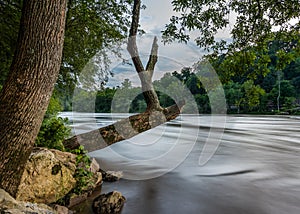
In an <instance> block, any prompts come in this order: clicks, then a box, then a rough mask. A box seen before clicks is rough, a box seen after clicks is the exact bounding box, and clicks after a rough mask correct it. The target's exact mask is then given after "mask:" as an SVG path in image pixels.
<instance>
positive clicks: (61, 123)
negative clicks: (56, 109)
mask: <svg viewBox="0 0 300 214" xmlns="http://www.w3.org/2000/svg"><path fill="white" fill-rule="evenodd" d="M67 122H68V119H67V118H66V119H63V118H61V117H56V116H52V117H49V118H46V117H45V118H44V120H43V123H42V126H41V128H40V132H39V134H38V136H37V139H36V141H35V145H36V146H39V147H47V148H49V149H58V150H61V151H64V150H65V149H64V146H63V141H64V139H65V138H67V137H68V136H69V135H70V132H71V130H70V128H68V127H67V126H66V125H65V124H66V123H67Z"/></svg>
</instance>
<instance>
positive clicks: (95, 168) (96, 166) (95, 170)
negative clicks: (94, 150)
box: [89, 158, 100, 174]
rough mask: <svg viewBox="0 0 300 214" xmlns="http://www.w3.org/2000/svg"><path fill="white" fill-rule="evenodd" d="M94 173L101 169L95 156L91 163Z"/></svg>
mask: <svg viewBox="0 0 300 214" xmlns="http://www.w3.org/2000/svg"><path fill="white" fill-rule="evenodd" d="M89 170H90V171H91V172H92V173H94V174H95V173H97V172H99V170H100V166H99V163H98V162H97V161H96V159H95V158H93V159H92V162H91V165H90V169H89Z"/></svg>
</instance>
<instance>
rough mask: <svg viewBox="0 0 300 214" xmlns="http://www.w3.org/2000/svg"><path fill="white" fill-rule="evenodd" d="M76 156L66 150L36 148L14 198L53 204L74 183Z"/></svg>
mask: <svg viewBox="0 0 300 214" xmlns="http://www.w3.org/2000/svg"><path fill="white" fill-rule="evenodd" d="M75 170H76V156H75V155H74V154H71V153H68V152H61V151H58V150H48V149H45V148H35V149H34V150H33V152H32V153H31V155H30V157H29V160H28V161H27V164H26V166H25V170H24V173H23V176H22V179H21V184H20V186H19V188H18V192H17V196H16V199H17V200H20V201H29V202H35V203H45V204H49V203H53V202H56V201H57V200H58V199H60V198H62V197H63V196H65V195H66V194H67V193H68V192H69V191H70V190H71V189H73V188H74V187H75V185H76V180H75V179H74V177H73V175H74V173H75Z"/></svg>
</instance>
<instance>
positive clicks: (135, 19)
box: [127, 0, 144, 73]
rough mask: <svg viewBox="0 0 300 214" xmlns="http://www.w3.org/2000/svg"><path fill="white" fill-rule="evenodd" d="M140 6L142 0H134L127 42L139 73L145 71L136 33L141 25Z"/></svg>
mask: <svg viewBox="0 0 300 214" xmlns="http://www.w3.org/2000/svg"><path fill="white" fill-rule="evenodd" d="M140 7H141V1H140V0H134V5H133V10H132V22H131V27H130V30H129V38H128V44H127V50H128V52H129V54H130V56H131V58H132V61H133V64H134V66H135V69H136V71H137V72H138V73H139V72H142V71H144V66H143V63H142V61H141V59H140V56H139V52H138V48H137V45H136V35H137V31H138V27H139V19H140Z"/></svg>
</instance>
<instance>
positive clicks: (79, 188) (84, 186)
mask: <svg viewBox="0 0 300 214" xmlns="http://www.w3.org/2000/svg"><path fill="white" fill-rule="evenodd" d="M71 152H72V153H74V154H76V155H77V156H76V166H77V168H76V171H75V174H74V178H75V179H76V181H77V182H76V187H75V188H74V189H73V192H74V193H75V194H78V195H79V194H81V193H82V192H84V191H86V190H88V189H89V187H90V186H92V185H93V181H92V177H93V173H92V172H91V171H90V170H89V168H90V165H91V159H90V158H89V156H87V155H86V153H87V151H86V150H84V147H83V146H79V148H78V149H75V150H72V151H71Z"/></svg>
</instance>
